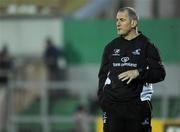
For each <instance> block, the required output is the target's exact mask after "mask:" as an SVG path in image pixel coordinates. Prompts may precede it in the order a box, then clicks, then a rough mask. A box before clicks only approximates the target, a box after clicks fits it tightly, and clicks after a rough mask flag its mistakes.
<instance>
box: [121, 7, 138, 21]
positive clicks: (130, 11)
mask: <svg viewBox="0 0 180 132" xmlns="http://www.w3.org/2000/svg"><path fill="white" fill-rule="evenodd" d="M124 11H127V12H128V14H129V17H130V18H131V19H133V20H136V21H138V20H139V17H138V15H137V13H136V10H135V9H134V8H132V7H123V8H121V9H119V10H118V12H124Z"/></svg>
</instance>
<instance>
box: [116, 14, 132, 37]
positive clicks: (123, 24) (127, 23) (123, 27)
mask: <svg viewBox="0 0 180 132" xmlns="http://www.w3.org/2000/svg"><path fill="white" fill-rule="evenodd" d="M116 19H117V22H116V25H117V33H118V34H119V35H124V36H126V35H127V34H128V33H129V32H130V31H131V29H132V28H133V25H132V20H131V19H130V18H129V15H128V12H127V11H122V12H118V13H117V16H116Z"/></svg>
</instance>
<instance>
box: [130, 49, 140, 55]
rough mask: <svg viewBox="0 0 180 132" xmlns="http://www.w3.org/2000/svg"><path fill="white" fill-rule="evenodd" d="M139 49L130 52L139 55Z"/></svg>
mask: <svg viewBox="0 0 180 132" xmlns="http://www.w3.org/2000/svg"><path fill="white" fill-rule="evenodd" d="M140 52H141V49H136V50H134V51H133V52H132V54H133V55H140V54H141V53H140Z"/></svg>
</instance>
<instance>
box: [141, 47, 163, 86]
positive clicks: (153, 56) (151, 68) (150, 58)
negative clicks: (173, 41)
mask: <svg viewBox="0 0 180 132" xmlns="http://www.w3.org/2000/svg"><path fill="white" fill-rule="evenodd" d="M145 62H146V67H145V68H139V69H138V71H139V76H138V79H140V80H142V81H143V82H146V83H157V82H160V81H163V80H164V79H165V76H166V72H165V68H164V66H163V64H162V61H161V58H160V54H159V51H158V49H157V48H156V47H155V46H154V45H153V44H148V46H147V50H146V61H145Z"/></svg>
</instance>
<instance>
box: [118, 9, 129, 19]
mask: <svg viewBox="0 0 180 132" xmlns="http://www.w3.org/2000/svg"><path fill="white" fill-rule="evenodd" d="M116 17H117V18H128V17H129V14H128V11H126V10H125V11H118V13H117V16H116Z"/></svg>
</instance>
